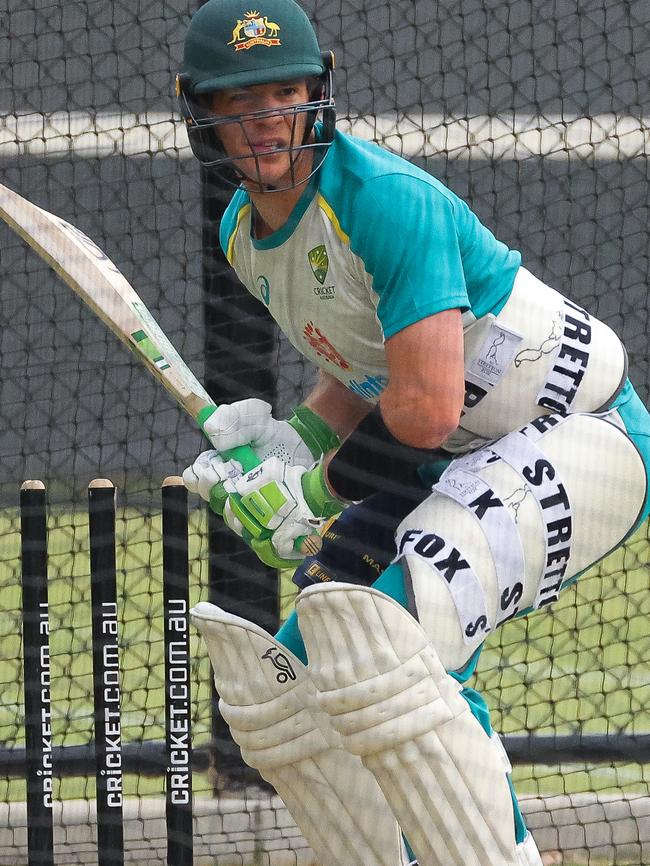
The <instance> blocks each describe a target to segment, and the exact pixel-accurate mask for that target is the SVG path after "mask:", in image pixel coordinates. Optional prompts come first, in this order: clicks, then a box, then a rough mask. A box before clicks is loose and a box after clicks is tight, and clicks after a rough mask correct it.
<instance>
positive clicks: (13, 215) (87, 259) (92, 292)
mask: <svg viewBox="0 0 650 866" xmlns="http://www.w3.org/2000/svg"><path fill="white" fill-rule="evenodd" d="M0 217H2V219H3V220H4V221H5V222H6V223H7V225H8V226H9V227H10V228H12V229H13V230H14V231H15V232H16V233H17V234H18V235H20V237H21V238H22V239H23V240H24V241H25V242H26V243H27V244H29V246H30V247H31V248H32V249H33V250H34V251H35V252H36V253H38V255H39V256H40V257H41V258H42V259H43V260H44V261H46V262H47V264H48V265H50V267H51V268H53V270H54V271H56V273H57V274H58V275H59V276H60V277H61V278H62V279H63V280H64V281H65V282H66V283H67V284H68V285H69V286H70V288H71V289H72V290H73V292H75V293H76V294H77V295H78V296H79V297H80V298H81V299H82V300H83V301H84V302H85V303H86V304H87V305H88V306H89V307H90V308H91V309H92V310H93V311H94V312H95V313H96V314H97V316H99V318H100V319H101V320H102V321H103V322H104V323H105V324H106V325H108V327H109V328H110V329H111V331H113V333H114V334H115V335H116V337H117V338H118V339H119V340H121V341H122V342H123V343H124V344H125V345H126V346H128V347H129V349H131V350H132V351H133V352H134V353H135V354H136V355H137V356H138V358H139V359H140V360H141V361H142V362H143V363H144V364H145V366H146V367H147V368H148V369H149V370H150V372H151V373H152V374H153V375H154V377H155V378H156V379H157V380H158V381H159V382H160V383H161V384H162V385H163V386H164V387H165V388H166V389H167V391H168V392H169V393H170V394H171V395H172V397H174V399H175V400H176V401H177V403H179V404H180V405H181V406H182V407H183V408H184V409H185V410H186V412H188V413H189V414H190V415H191V416H192V417H193V418H194V419H195V420H196V421H198V422H199V423H202V420H205V418H206V417H208V414H209V413H208V414H206V410H209V409H213V408H214V407H215V403H214V401H213V400H212V398H211V397H210V395H209V394H208V392H207V391H206V390H205V388H204V387H203V385H201V383H200V382H199V380H198V379H197V378H196V376H195V375H194V373H192V371H191V370H190V368H189V367H188V366H187V364H186V363H185V361H183V359H182V358H181V356H180V355H179V354H178V352H177V351H176V349H175V348H174V346H173V345H172V344H171V342H170V341H169V339H168V338H167V336H166V335H165V334H164V332H163V331H162V330H161V328H160V326H159V325H158V323H157V322H156V320H155V319H154V318H153V316H152V315H151V313H150V312H149V310H148V309H147V307H146V306H145V304H144V303H143V301H142V299H141V298H140V296H139V295H138V293H137V292H136V291H135V289H134V288H133V286H132V285H131V284H130V283H129V282H128V280H127V279H126V277H125V276H124V275H123V274H122V273H121V272H120V270H119V269H118V268H117V267H116V266H115V265H114V264H113V262H112V261H111V260H110V259H109V258H108V256H107V255H106V253H105V252H104V251H103V250H101V249H100V248H99V247H98V246H97V244H96V243H95V242H94V241H93V240H91V239H90V238H89V237H88V236H87V235H85V234H84V233H83V232H82V231H81V230H80V229H78V228H76V227H75V226H73V225H70V223H68V222H66V221H65V220H64V219H62V218H61V217H58V216H55V214H52V213H50V212H49V211H46V210H43V208H40V207H38V205H35V204H33V203H32V202H30V201H29V200H28V199H26V198H23V196H21V195H19V194H18V193H16V192H14V191H13V190H11V189H9V187H6V186H4V185H3V184H0ZM223 456H224V457H226V458H234V459H236V460H238V461H239V462H240V463H241V465H242V468H243V470H244V472H248V471H249V470H250V469H253V468H254V467H255V466H258V465H259V462H260V461H259V459H258V457H257V455H256V454H255V452H254V451H253V449H252V448H251V447H250V446H249V445H240V446H237V447H236V448H231V449H230V450H229V451H226V452H224V453H223ZM269 534H270V533H269ZM305 544H309V545H310V546H309V551H310V552H311V550H312V548H314V549H316V548H318V549H320V546H321V544H322V541H321V539H320V537H319V536H317V535H316V536H313V537H310V538H309V540H308V539H306V538H305V537H304V536H301V537H300V538H299V539H297V540H296V549H297V550H298V549H300V550H302V549H303V547H304V546H305ZM304 552H305V554H307V552H308V551H307V549H306V548H305V551H304Z"/></svg>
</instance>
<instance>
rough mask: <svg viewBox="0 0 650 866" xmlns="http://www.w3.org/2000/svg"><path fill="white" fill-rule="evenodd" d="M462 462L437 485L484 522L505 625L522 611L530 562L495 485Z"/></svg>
mask: <svg viewBox="0 0 650 866" xmlns="http://www.w3.org/2000/svg"><path fill="white" fill-rule="evenodd" d="M458 462H461V463H462V460H461V461H454V462H452V463H451V464H450V466H449V468H448V469H446V470H445V472H444V473H443V475H442V477H441V479H440V481H439V482H438V483H437V484H436V485H435V486H434V488H433V489H434V490H435V491H436V492H437V493H441V494H442V495H443V496H448V497H449V498H450V499H453V500H454V501H455V502H458V503H459V504H460V505H462V506H464V507H465V508H467V510H468V511H470V512H471V514H472V515H473V516H474V517H475V519H476V520H477V521H478V523H479V525H480V526H481V529H482V531H483V534H484V535H485V540H486V541H487V543H488V546H489V548H490V553H491V555H492V561H493V563H494V570H495V572H496V577H497V586H498V591H499V603H498V604H497V614H496V625H501V623H502V622H505V621H506V620H508V619H511V618H512V617H513V616H515V614H517V613H518V612H519V607H518V603H519V600H520V599H521V597H522V595H523V592H524V584H523V576H524V573H525V568H526V564H525V560H524V551H523V548H522V545H521V539H520V537H519V530H518V529H517V526H516V524H515V521H514V519H513V517H512V515H511V514H510V512H509V510H508V509H507V508H506V506H505V505H504V504H503V502H502V501H501V500H500V499H499V497H498V496H497V495H496V493H495V492H494V491H493V490H492V488H491V487H490V486H489V485H488V484H486V482H485V481H484V480H483V479H482V478H481V477H480V476H478V475H475V474H474V473H471V472H467V471H466V470H465V469H463V468H462V466H458V465H457V464H458ZM455 464H456V465H455Z"/></svg>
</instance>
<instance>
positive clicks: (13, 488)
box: [0, 0, 650, 866]
mask: <svg viewBox="0 0 650 866" xmlns="http://www.w3.org/2000/svg"><path fill="white" fill-rule="evenodd" d="M197 5H198V4H197V3H187V2H186V0H161V2H158V3H147V2H144V0H129V2H127V0H115V2H112V3H105V2H99V0H75V2H69V0H68V2H65V0H40V2H33V0H11V2H10V3H9V5H8V7H5V9H4V10H3V27H2V34H1V38H0V51H1V52H2V60H3V62H2V68H1V71H0V98H1V100H2V110H1V117H0V166H1V168H2V182H3V183H5V184H6V185H8V186H10V187H11V188H12V189H14V190H16V191H18V192H19V193H21V194H22V195H23V196H25V197H26V198H28V199H30V200H32V201H34V202H35V203H36V204H38V205H40V206H42V207H44V208H45V209H46V210H49V211H51V212H54V213H57V214H59V215H60V216H62V217H64V218H65V219H67V220H68V221H69V222H71V223H72V224H73V225H75V226H78V227H79V228H81V229H83V231H85V232H86V233H87V234H88V235H89V236H90V237H91V238H93V239H94V240H95V241H96V242H97V243H98V244H99V246H100V247H101V248H102V249H104V250H105V251H106V252H107V253H108V255H109V256H110V258H111V259H112V260H113V261H114V262H115V263H116V264H117V265H118V267H119V268H120V269H121V270H122V271H123V273H124V274H125V275H126V277H127V278H128V279H129V281H130V282H131V283H132V284H133V285H134V287H135V288H136V290H137V292H138V293H139V294H140V295H141V297H142V298H143V300H144V302H145V303H146V304H147V306H149V308H150V309H151V311H152V312H153V313H154V315H155V317H156V319H157V320H158V322H159V324H160V325H161V327H162V329H163V330H164V331H165V332H166V334H167V335H168V336H169V337H170V339H171V340H172V342H173V343H174V345H175V346H176V348H177V349H178V351H179V352H180V354H181V355H182V357H183V358H184V359H185V360H186V361H187V362H188V364H189V365H190V367H191V368H192V369H193V371H194V372H195V373H196V375H197V376H198V377H199V378H201V379H203V380H204V381H205V382H206V385H207V386H208V387H209V389H210V390H211V393H212V394H213V396H214V397H215V399H217V400H222V399H224V394H226V395H227V397H228V399H237V398H241V397H244V396H250V395H251V394H252V393H264V394H265V395H266V396H267V398H269V399H271V400H272V402H273V403H274V405H275V407H276V409H277V411H278V412H279V413H280V415H282V416H284V415H285V414H286V413H287V411H288V410H289V409H290V407H291V406H293V405H295V404H296V403H297V402H298V401H299V400H300V399H301V397H302V396H303V395H304V394H305V392H306V390H307V389H308V387H309V386H310V384H311V383H312V382H313V378H314V370H313V369H312V368H311V367H310V366H309V365H308V364H307V363H306V362H305V361H303V360H302V359H301V358H300V357H298V356H297V354H296V353H295V352H294V351H293V349H291V347H289V346H288V345H287V343H286V342H285V341H284V340H283V339H282V338H281V337H280V336H279V335H278V334H277V333H276V332H275V329H274V328H273V327H272V326H271V325H270V323H269V322H268V320H267V319H266V318H265V313H264V309H263V308H262V306H261V305H258V304H257V303H256V302H255V303H249V301H248V300H247V299H246V298H244V297H243V295H242V293H241V292H240V290H239V288H238V286H237V285H236V283H235V282H234V281H233V279H232V277H231V276H230V275H229V274H228V273H227V271H226V269H225V267H224V265H223V262H222V260H221V259H220V258H219V254H218V253H217V252H216V246H217V227H216V223H215V222H214V221H210V220H208V219H207V216H209V215H210V214H212V215H214V214H215V213H218V203H217V205H216V211H215V204H214V199H213V198H210V195H208V194H206V189H209V183H207V181H206V178H205V177H202V175H201V172H200V169H199V166H198V164H197V163H196V161H195V160H194V159H193V158H192V156H191V152H190V150H189V146H188V143H187V138H186V134H185V131H184V128H183V126H182V124H181V122H180V120H179V117H178V113H177V109H176V104H175V100H174V95H173V94H174V75H175V72H176V70H177V68H178V66H179V63H180V57H181V52H182V41H183V36H184V32H185V29H186V27H187V23H188V21H189V17H190V14H191V13H192V12H193V11H194V10H195V8H196V7H197ZM304 6H305V9H306V11H307V12H308V13H309V14H310V15H312V16H313V20H314V21H315V24H316V28H317V31H318V34H319V39H320V42H321V45H322V47H323V48H332V49H334V51H335V53H336V57H337V105H338V111H339V118H340V121H339V126H340V128H341V129H344V130H351V131H353V132H354V133H356V134H357V135H360V136H362V137H363V138H366V139H369V140H375V141H378V142H379V143H381V144H383V145H385V146H386V147H387V148H389V149H391V150H393V151H395V152H397V153H399V154H402V155H404V156H406V157H408V158H409V159H412V160H413V161H414V162H415V163H417V164H418V165H420V166H422V167H424V168H425V169H426V170H427V171H429V172H431V173H433V174H434V175H435V176H437V177H438V178H440V179H441V180H442V181H443V182H444V183H446V184H447V185H449V186H450V187H451V188H452V189H453V190H454V191H455V192H456V193H458V194H459V195H460V196H461V197H462V198H463V199H464V200H466V201H467V202H468V203H469V205H470V206H471V207H472V208H473V209H474V211H475V212H476V213H477V214H478V216H479V217H480V218H481V219H482V221H483V222H484V223H485V224H486V225H488V226H489V227H490V228H491V229H492V230H493V231H494V233H495V234H496V235H497V237H499V238H501V239H502V240H503V241H504V242H506V243H507V244H509V245H510V246H512V247H514V248H516V249H519V250H521V251H522V253H523V257H524V262H525V264H526V266H527V267H528V268H529V270H531V271H532V272H533V273H535V274H536V276H538V277H539V278H540V279H542V280H544V281H545V282H547V283H548V284H550V285H553V286H555V287H557V288H558V289H560V290H561V291H563V292H564V293H565V294H566V295H567V296H568V297H570V298H571V299H573V300H575V301H577V302H578V303H580V304H581V305H582V306H584V307H585V308H586V309H588V310H589V311H590V312H592V313H593V314H594V315H596V316H598V317H599V318H600V319H602V320H604V321H605V322H607V323H608V324H609V325H610V326H611V327H612V328H613V329H614V330H615V331H616V332H617V333H618V335H619V336H620V337H621V338H622V340H623V342H624V343H625V346H626V348H627V351H628V354H629V359H630V375H631V377H632V379H633V381H634V383H635V385H636V387H637V389H638V390H639V393H640V394H641V397H642V399H643V400H644V401H645V402H646V403H647V401H648V397H649V393H650V361H649V355H648V335H649V333H650V327H649V322H648V310H649V308H650V295H649V289H648V285H649V264H648V244H647V230H648V224H649V221H648V196H647V184H648V117H647V112H648V105H650V99H649V97H650V92H649V91H650V9H649V7H648V4H647V2H646V0H592V2H590V3H589V4H575V3H574V2H571V0H518V2H516V3H505V4H504V3H502V2H497V0H439V2H437V3H435V4H432V3H430V2H428V0H319V2H318V3H316V2H315V0H307V2H305V3H304ZM219 196H221V199H222V200H223V199H224V198H225V197H227V193H225V192H224V191H220V193H219V195H218V196H216V198H217V199H218V198H219ZM0 249H1V252H2V266H1V267H2V282H3V289H2V314H1V315H2V329H1V331H0V370H1V371H2V372H1V375H0V506H1V511H0V589H1V592H0V641H1V642H2V647H3V652H2V660H0V864H7V866H9V864H11V866H17V864H21V863H26V862H27V855H26V850H25V844H26V843H25V840H26V816H25V812H26V808H25V782H24V779H23V778H21V771H20V768H21V766H22V764H21V760H20V756H21V754H23V751H22V750H24V745H25V743H24V733H23V716H24V697H23V695H24V692H23V682H22V659H21V592H20V529H19V515H18V496H19V489H20V485H21V483H22V482H23V481H24V480H25V479H41V480H42V481H43V482H44V483H45V484H46V485H47V490H48V499H49V505H50V511H49V515H50V516H49V528H50V563H49V569H50V570H49V604H50V619H51V626H50V627H51V634H50V657H51V689H52V714H53V716H52V740H53V743H54V744H55V747H56V748H61V749H63V751H62V753H61V754H62V755H66V754H68V755H71V754H73V753H72V752H67V753H66V752H65V749H66V748H68V747H69V748H70V749H74V748H76V749H81V752H79V751H77V752H75V753H74V754H75V755H77V756H79V755H81V758H80V765H83V767H84V769H82V770H80V771H79V774H74V775H71V774H70V772H69V770H68V771H66V770H65V769H61V770H60V772H59V775H57V773H56V772H55V778H54V791H53V795H54V801H55V809H54V812H55V827H56V838H55V853H56V858H57V860H56V862H59V863H71V864H72V863H74V864H77V863H86V862H88V863H94V862H96V855H95V853H94V832H95V811H94V795H95V788H94V784H95V783H94V779H93V778H92V773H90V771H89V770H88V766H89V763H88V760H86V761H85V763H84V758H83V754H84V751H83V750H84V748H85V749H86V750H87V751H88V750H89V748H90V744H91V740H92V715H93V710H92V688H93V685H92V674H91V667H90V664H91V662H90V656H91V638H90V600H89V556H88V542H87V528H88V527H87V523H88V517H87V507H86V504H85V489H86V487H87V485H88V483H89V482H90V480H91V479H93V478H96V477H99V476H103V477H107V478H110V479H111V480H112V481H113V482H114V483H115V485H116V487H117V489H118V506H119V507H118V525H117V533H116V535H117V553H118V557H117V558H118V589H119V616H120V621H121V633H122V650H123V654H122V694H123V704H122V736H123V743H124V745H125V746H128V745H132V744H136V745H137V744H139V743H142V742H145V743H146V742H148V741H151V742H158V741H159V740H160V739H161V737H162V736H163V734H162V725H163V719H164V706H163V672H162V666H163V648H162V626H161V623H160V611H161V605H162V601H161V578H160V541H161V532H160V526H159V509H160V498H159V497H160V485H161V482H162V480H163V479H164V478H165V477H166V476H168V475H178V474H180V473H181V472H182V470H183V469H184V468H185V467H186V466H187V465H188V464H189V463H191V462H192V460H193V459H194V457H195V456H196V455H197V454H198V452H199V451H200V450H202V447H203V445H202V439H201V436H200V434H199V433H198V432H197V430H196V428H195V425H194V423H193V421H192V420H191V419H189V418H188V417H186V416H185V415H184V414H183V413H182V411H181V410H179V409H178V407H177V406H176V405H175V404H174V403H173V401H172V400H171V399H170V398H169V397H168V396H167V394H166V393H165V392H164V391H163V390H162V389H161V388H160V386H159V385H157V384H156V383H155V382H154V381H153V380H152V379H151V378H150V377H149V375H148V373H147V372H146V371H144V370H143V369H142V367H141V366H140V365H139V364H138V362H137V361H136V359H135V358H133V357H132V356H131V355H129V353H128V352H127V351H126V350H125V349H124V348H123V347H122V346H121V345H120V344H119V343H118V341H117V340H116V339H115V338H114V337H113V336H112V335H110V334H108V333H107V331H106V329H105V327H104V326H103V325H102V324H101V323H100V322H99V321H98V320H97V319H96V318H95V317H94V315H93V314H92V313H91V312H90V311H89V310H88V309H86V308H85V307H84V306H83V304H82V303H81V302H80V301H79V300H78V299H77V298H76V297H75V296H74V295H73V294H72V293H71V291H70V290H69V289H68V288H67V287H66V286H65V285H64V284H63V283H62V282H61V281H60V280H59V279H58V278H57V277H56V276H55V275H54V273H53V272H52V271H51V270H50V269H48V267H47V266H46V265H45V264H44V263H43V262H42V261H41V260H40V259H38V258H37V257H36V256H35V254H34V253H33V252H32V251H31V250H29V249H28V248H27V247H26V245H25V244H24V243H23V242H22V241H21V240H20V239H19V238H18V237H17V236H16V235H14V234H13V233H12V232H11V231H10V230H9V229H8V228H7V227H6V226H4V224H3V225H1V226H0ZM269 370H272V373H273V375H272V376H271V377H269ZM220 539H223V535H219V532H218V531H217V530H214V529H211V528H210V521H209V520H208V516H207V515H206V513H205V511H204V510H203V509H202V508H200V507H199V506H197V505H196V503H195V502H194V501H192V502H191V514H190V558H191V600H192V602H196V601H198V600H199V599H207V598H208V597H209V596H210V597H214V592H215V586H216V593H217V596H218V594H219V593H222V597H223V596H225V597H227V596H228V593H229V592H230V590H232V592H233V593H235V592H236V588H237V586H238V585H239V583H240V582H242V581H245V580H246V576H247V574H248V572H247V571H246V568H248V567H249V566H248V565H247V566H246V568H244V569H243V570H242V569H241V568H239V570H238V569H237V567H235V568H234V569H233V568H232V567H231V565H230V564H229V563H231V560H232V561H235V563H236V562H237V561H238V560H237V557H239V556H240V555H241V554H240V552H239V551H237V550H235V551H234V552H231V553H229V555H228V557H226V556H225V555H223V551H222V550H220V548H219V543H220ZM649 543H650V540H649V529H648V525H646V526H645V527H642V529H641V530H640V531H639V532H637V533H636V535H635V536H634V538H633V539H631V540H630V541H629V542H628V543H627V544H626V546H625V547H624V548H622V549H621V550H619V551H617V552H615V553H614V554H612V555H611V556H610V557H608V559H607V560H606V561H605V562H604V563H602V564H601V565H600V566H599V567H597V568H596V569H594V570H592V571H591V572H590V573H589V574H588V575H586V576H584V577H583V578H581V580H580V581H579V583H578V584H577V586H575V587H573V588H570V589H568V590H566V591H565V593H564V595H563V597H562V599H561V600H560V602H558V603H557V604H556V605H555V606H554V607H553V609H552V611H551V613H550V614H549V613H547V614H539V615H534V616H532V617H530V618H529V619H526V620H523V621H517V622H511V623H508V624H507V625H506V626H505V627H504V628H503V629H502V630H500V631H499V633H498V634H496V635H494V636H493V637H492V638H491V639H490V640H489V642H488V644H487V647H486V651H485V652H484V654H483V656H482V658H481V662H480V665H479V669H478V674H477V677H476V681H475V682H474V683H472V685H475V686H476V688H477V689H479V690H480V691H481V692H482V693H483V694H484V695H485V697H486V698H487V700H488V702H489V704H490V707H491V709H492V721H493V724H494V727H495V729H496V730H497V731H498V732H499V733H500V734H502V735H503V736H504V738H505V743H506V747H507V749H508V751H509V752H510V755H511V758H512V760H513V763H514V764H515V767H514V775H513V778H514V782H515V786H516V788H517V790H518V792H519V794H520V797H521V800H522V805H523V809H524V812H525V813H526V814H527V816H528V820H529V826H530V827H531V829H532V830H533V832H534V834H535V836H536V838H537V841H538V845H539V847H540V849H541V850H542V851H543V852H545V858H546V862H548V863H560V862H563V863H565V864H567V866H572V864H578V863H580V864H582V863H589V864H597V866H603V864H628V866H643V864H645V863H648V862H650V790H649V785H650V781H649V777H648V770H647V766H646V762H647V760H648V737H650V717H649V713H648V707H649V706H650V680H649V678H648V675H647V671H648V660H649V656H650V638H649V637H648V629H647V626H646V623H647V617H648V614H649V613H650V609H649V602H648V593H647V588H648V577H649V566H648V560H649V557H648V551H649ZM208 561H209V563H210V564H209V565H208ZM247 562H249V561H247ZM251 580H252V581H253V582H254V581H255V580H258V581H261V583H258V584H257V585H258V586H263V591H262V592H251V593H249V596H248V597H246V596H244V601H245V604H246V605H247V607H246V608H245V609H244V610H243V611H240V612H242V615H246V616H249V617H250V618H252V619H257V621H262V622H265V623H268V622H269V621H271V622H272V621H273V620H274V619H275V618H277V616H286V615H287V612H288V611H289V610H290V608H291V603H292V597H293V585H292V583H291V580H290V576H287V575H282V576H281V579H280V580H277V579H276V576H275V575H273V576H272V579H271V580H269V578H268V575H267V576H266V577H264V576H262V577H259V578H257V577H256V576H255V574H254V573H251ZM211 594H212V595H211ZM237 597H238V598H239V599H240V600H241V595H238V596H237ZM192 641H193V659H194V661H193V666H192V673H193V687H194V701H193V706H192V717H193V739H194V745H195V748H196V749H198V750H203V751H204V752H205V754H206V755H208V758H207V760H206V766H208V767H209V768H208V769H207V770H206V771H202V772H198V771H197V773H195V777H194V793H195V858H196V859H195V862H197V863H201V864H207V863H214V864H220V866H234V864H274V866H283V864H296V866H300V864H302V866H308V864H310V863H312V859H311V855H310V853H309V849H308V847H307V845H306V842H305V841H304V839H302V837H301V835H300V832H299V831H298V830H297V828H296V827H295V825H294V824H293V822H292V819H291V818H290V816H289V815H288V813H287V812H286V810H284V809H283V806H282V803H281V802H280V801H279V800H278V798H277V797H274V796H272V792H269V791H268V789H267V788H266V787H265V786H263V785H259V784H258V783H257V780H256V778H255V776H254V774H251V776H246V777H245V778H244V780H243V781H242V779H241V778H238V779H237V781H236V782H235V781H233V779H232V778H231V777H230V776H229V775H228V773H225V772H221V768H220V759H221V757H222V756H221V753H220V746H219V741H218V739H217V740H215V719H214V716H215V708H214V696H213V694H212V693H211V689H210V670H209V665H208V662H207V660H206V658H205V655H204V651H203V647H202V645H201V644H200V642H199V640H198V637H197V636H196V635H194V636H193V638H192ZM224 748H225V747H224ZM88 754H90V752H89V751H88ZM63 764H64V765H65V759H64V760H63ZM162 786H163V780H162V777H161V776H160V775H150V774H148V773H145V772H144V771H142V772H140V771H138V769H137V767H136V769H135V771H133V772H130V773H129V774H128V775H127V776H126V778H125V789H124V790H125V804H124V821H125V840H126V841H125V846H126V853H127V858H128V859H129V861H133V862H135V861H136V860H138V861H139V862H140V863H142V864H144V863H152V864H153V863H163V862H164V861H165V853H164V839H165V821H164V803H163V800H162V794H163V787H162ZM562 858H563V859H562ZM321 866H329V864H321Z"/></svg>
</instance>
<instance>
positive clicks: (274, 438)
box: [203, 398, 314, 467]
mask: <svg viewBox="0 0 650 866" xmlns="http://www.w3.org/2000/svg"><path fill="white" fill-rule="evenodd" d="M203 432H204V433H205V434H206V436H207V437H208V439H209V440H210V442H211V443H212V445H213V446H214V447H215V448H216V449H217V451H221V452H224V451H228V450H230V449H231V448H236V447H237V446H239V445H250V446H251V448H252V449H253V451H254V452H255V453H256V454H257V456H258V457H259V458H260V460H261V461H264V460H266V459H267V458H269V457H278V458H279V459H280V460H283V461H284V462H285V463H290V464H292V465H294V466H306V467H307V466H312V465H313V463H314V455H313V454H312V452H311V451H310V449H309V448H308V446H307V445H306V443H305V441H304V440H303V438H302V437H301V436H300V435H299V433H298V432H297V431H296V430H295V429H294V428H293V427H292V426H291V425H290V424H289V422H288V421H277V420H276V419H275V418H274V417H273V416H272V414H271V406H270V405H269V404H268V403H266V402H265V401H264V400H258V399H257V398H251V399H249V400H240V401H238V402H237V403H230V404H228V405H224V406H219V407H218V408H217V409H215V411H214V412H213V413H212V415H210V417H209V418H208V419H207V421H205V422H204V424H203Z"/></svg>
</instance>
